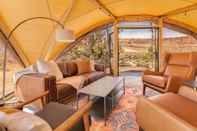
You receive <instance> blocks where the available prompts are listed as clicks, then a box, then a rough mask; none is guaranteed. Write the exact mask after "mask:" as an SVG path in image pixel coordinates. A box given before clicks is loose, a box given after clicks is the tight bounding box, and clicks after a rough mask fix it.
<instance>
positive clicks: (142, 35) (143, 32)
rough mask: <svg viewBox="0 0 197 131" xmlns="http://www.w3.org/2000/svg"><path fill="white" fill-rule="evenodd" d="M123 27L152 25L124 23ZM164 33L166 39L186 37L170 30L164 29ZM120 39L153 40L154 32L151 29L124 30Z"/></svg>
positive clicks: (147, 23) (146, 24)
mask: <svg viewBox="0 0 197 131" xmlns="http://www.w3.org/2000/svg"><path fill="white" fill-rule="evenodd" d="M121 25H123V26H125V25H126V26H128V25H132V26H150V23H149V22H132V23H128V22H122V23H121ZM163 32H164V38H176V37H183V36H186V35H185V34H183V33H180V32H177V31H174V30H170V29H168V28H164V30H163ZM119 37H120V38H122V39H131V38H133V39H148V38H149V39H150V38H152V31H151V29H124V30H120V33H119Z"/></svg>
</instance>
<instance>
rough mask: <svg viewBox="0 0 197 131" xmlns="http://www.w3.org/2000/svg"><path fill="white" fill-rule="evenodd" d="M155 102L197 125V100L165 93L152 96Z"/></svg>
mask: <svg viewBox="0 0 197 131" xmlns="http://www.w3.org/2000/svg"><path fill="white" fill-rule="evenodd" d="M150 99H151V100H153V102H154V103H156V104H158V105H159V106H161V107H163V108H164V109H166V110H168V111H170V112H172V113H174V114H175V115H176V116H178V117H180V118H181V119H183V120H185V121H187V122H188V123H190V124H191V125H193V126H195V127H197V102H194V101H192V100H190V99H188V98H185V97H183V96H180V95H177V94H174V93H165V94H162V95H159V96H154V97H151V98H150Z"/></svg>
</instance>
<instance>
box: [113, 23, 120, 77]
mask: <svg viewBox="0 0 197 131" xmlns="http://www.w3.org/2000/svg"><path fill="white" fill-rule="evenodd" d="M113 31H114V33H113V75H114V76H118V73H119V71H118V70H119V69H118V68H119V67H118V57H119V52H118V50H119V38H118V35H119V33H118V32H119V30H118V22H117V21H115V22H114V25H113Z"/></svg>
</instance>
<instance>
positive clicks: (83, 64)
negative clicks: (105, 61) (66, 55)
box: [76, 59, 91, 74]
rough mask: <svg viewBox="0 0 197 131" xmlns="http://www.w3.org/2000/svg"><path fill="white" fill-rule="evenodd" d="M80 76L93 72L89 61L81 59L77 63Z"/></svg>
mask: <svg viewBox="0 0 197 131" xmlns="http://www.w3.org/2000/svg"><path fill="white" fill-rule="evenodd" d="M76 64H77V69H78V74H83V73H89V72H91V65H90V60H89V59H79V60H77V61H76Z"/></svg>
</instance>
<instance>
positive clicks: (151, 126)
mask: <svg viewBox="0 0 197 131" xmlns="http://www.w3.org/2000/svg"><path fill="white" fill-rule="evenodd" d="M136 116H137V122H138V124H139V125H140V127H141V128H143V129H144V130H145V131H196V128H195V127H193V126H192V125H191V124H189V123H187V122H186V121H184V120H182V119H180V118H179V117H177V116H175V115H174V114H173V113H171V112H169V111H167V110H165V109H163V108H162V107H160V106H159V105H157V104H155V103H153V102H151V101H150V100H148V99H146V98H144V97H140V99H139V100H138V103H137V110H136Z"/></svg>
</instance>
